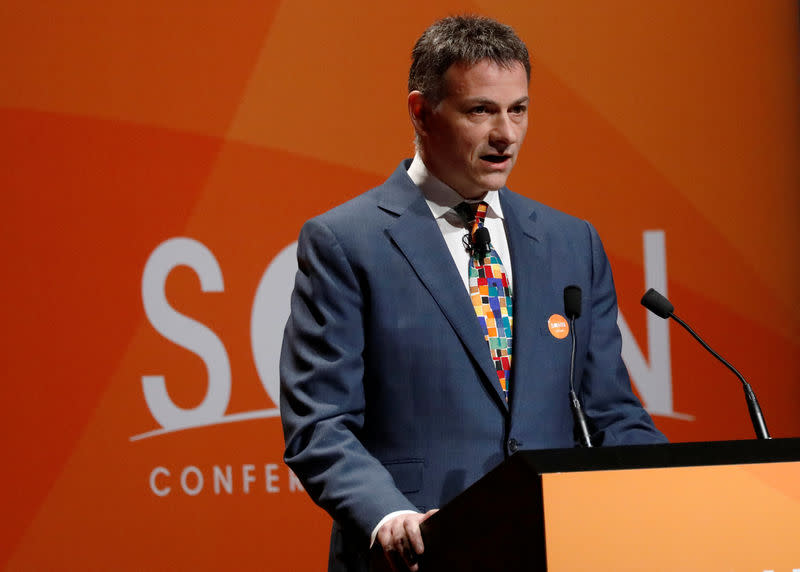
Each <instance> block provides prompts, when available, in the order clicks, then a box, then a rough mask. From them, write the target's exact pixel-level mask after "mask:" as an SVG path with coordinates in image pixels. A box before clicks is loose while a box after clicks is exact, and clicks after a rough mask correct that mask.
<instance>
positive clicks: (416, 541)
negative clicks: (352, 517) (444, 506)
mask: <svg viewBox="0 0 800 572" xmlns="http://www.w3.org/2000/svg"><path fill="white" fill-rule="evenodd" d="M437 510H439V509H438V508H434V509H431V510H429V511H428V512H426V513H425V514H420V513H410V514H409V513H406V514H401V515H398V516H396V517H394V518H393V519H391V520H388V521H387V522H385V523H383V526H381V527H380V528H379V529H378V534H377V536H376V537H375V540H376V542H378V543H379V544H380V545H381V548H383V553H384V555H385V556H386V558H387V559H388V560H389V563H390V564H391V565H392V569H394V570H398V571H400V570H411V571H412V572H416V571H417V570H419V565H418V564H417V557H418V556H419V555H420V554H422V552H423V550H424V549H425V547H424V546H423V544H422V534H421V533H420V530H419V525H420V523H421V522H423V521H424V520H425V519H427V518H428V517H429V516H430V515H432V514H433V513H435V512H436V511H437Z"/></svg>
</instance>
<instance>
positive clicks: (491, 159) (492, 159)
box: [481, 155, 511, 163]
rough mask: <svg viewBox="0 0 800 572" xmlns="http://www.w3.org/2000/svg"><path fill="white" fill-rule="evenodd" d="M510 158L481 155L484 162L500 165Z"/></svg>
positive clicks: (506, 156)
mask: <svg viewBox="0 0 800 572" xmlns="http://www.w3.org/2000/svg"><path fill="white" fill-rule="evenodd" d="M510 158H511V157H510V156H508V155H482V156H481V159H483V160H484V161H489V162H490V163H502V162H504V161H507V160H508V159H510Z"/></svg>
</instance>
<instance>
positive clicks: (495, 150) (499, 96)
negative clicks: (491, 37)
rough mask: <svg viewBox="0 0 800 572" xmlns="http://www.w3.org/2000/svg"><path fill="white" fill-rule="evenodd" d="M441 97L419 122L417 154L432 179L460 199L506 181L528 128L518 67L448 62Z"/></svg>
mask: <svg viewBox="0 0 800 572" xmlns="http://www.w3.org/2000/svg"><path fill="white" fill-rule="evenodd" d="M445 85H446V89H447V91H446V96H445V98H444V99H443V100H442V101H441V102H439V104H438V105H436V106H435V107H433V108H432V109H427V111H426V112H425V115H424V118H423V119H422V121H421V123H420V124H421V125H422V131H421V132H420V130H419V129H418V132H419V134H420V142H421V146H420V152H421V154H422V159H423V161H424V162H425V165H426V166H427V168H428V169H429V170H430V172H431V173H433V174H434V175H435V176H436V177H438V178H439V179H441V180H442V181H444V182H445V183H446V184H447V185H449V186H450V187H452V188H453V189H455V190H456V191H458V193H459V194H461V195H462V196H463V197H465V198H479V197H482V196H483V195H484V194H485V193H486V191H488V190H492V189H499V188H500V187H502V186H503V185H505V183H506V179H507V178H508V175H509V174H510V173H511V169H512V167H513V166H514V163H515V162H516V160H517V155H518V153H519V149H520V146H521V145H522V140H523V139H524V138H525V133H526V131H527V130H528V101H529V100H528V78H527V75H526V73H525V68H524V67H523V66H522V64H521V63H519V62H515V63H514V65H513V66H512V67H510V68H507V67H503V66H500V65H498V64H496V63H494V62H492V61H491V60H482V61H480V62H478V63H477V64H475V65H472V66H469V65H467V64H454V65H453V66H451V67H450V69H448V70H447V72H446V73H445Z"/></svg>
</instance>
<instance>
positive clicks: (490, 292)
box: [456, 202, 514, 401]
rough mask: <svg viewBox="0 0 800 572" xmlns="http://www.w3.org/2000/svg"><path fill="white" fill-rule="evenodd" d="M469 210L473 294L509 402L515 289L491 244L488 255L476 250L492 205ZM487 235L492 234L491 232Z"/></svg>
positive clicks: (483, 205) (478, 249) (478, 205)
mask: <svg viewBox="0 0 800 572" xmlns="http://www.w3.org/2000/svg"><path fill="white" fill-rule="evenodd" d="M460 206H461V205H459V207H460ZM469 206H470V208H471V209H472V214H473V217H471V218H474V222H473V223H472V229H471V231H470V236H471V238H472V240H471V244H472V246H473V248H472V255H471V256H470V262H469V293H470V297H471V298H472V305H473V306H474V307H475V313H476V314H477V316H478V320H479V321H480V323H481V327H482V328H483V334H484V336H485V337H486V341H487V342H488V344H489V350H490V352H491V354H492V360H493V361H494V367H495V369H496V370H497V378H498V379H499V380H500V387H502V388H503V395H505V398H506V401H508V389H509V385H510V379H511V328H512V325H513V321H514V318H513V316H514V314H513V312H512V303H511V287H510V286H509V284H508V278H507V276H506V272H505V269H504V268H503V263H502V262H501V261H500V257H499V256H498V255H497V252H495V250H494V248H492V245H491V243H489V244H488V245H487V248H486V249H483V250H484V252H480V250H481V248H480V245H478V246H479V247H478V248H475V233H476V231H477V230H478V229H479V228H482V227H483V221H484V219H485V218H486V209H487V207H488V205H487V204H486V203H484V202H480V203H473V204H470V205H469ZM456 210H461V209H456ZM462 212H463V211H462ZM483 232H485V233H488V231H483ZM479 234H480V233H479Z"/></svg>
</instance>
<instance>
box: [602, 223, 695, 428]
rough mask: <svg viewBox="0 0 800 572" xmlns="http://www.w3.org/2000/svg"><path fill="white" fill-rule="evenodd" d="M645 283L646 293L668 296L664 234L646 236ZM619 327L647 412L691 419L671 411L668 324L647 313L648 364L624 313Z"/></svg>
mask: <svg viewBox="0 0 800 572" xmlns="http://www.w3.org/2000/svg"><path fill="white" fill-rule="evenodd" d="M644 281H645V289H648V288H655V289H656V290H658V291H659V292H661V293H662V294H663V295H664V296H667V254H666V247H665V245H664V231H663V230H648V231H645V232H644ZM617 324H618V325H619V330H620V333H621V334H622V359H623V361H625V365H626V366H627V367H628V372H629V373H630V376H631V379H632V380H633V382H634V383H635V384H636V388H637V389H638V390H639V395H641V397H642V400H643V401H644V405H645V407H646V408H647V410H648V411H649V412H650V413H652V414H655V415H665V416H669V417H679V418H682V419H687V418H690V417H687V416H686V415H683V414H680V413H676V412H675V411H674V410H673V408H672V407H673V405H672V366H671V362H670V351H669V320H665V319H662V318H659V317H658V316H656V315H655V314H653V313H652V312H647V355H648V357H649V358H650V363H648V362H647V360H645V358H644V355H643V354H642V350H641V349H640V348H639V345H638V344H637V343H636V339H635V338H634V337H633V334H632V333H631V330H630V328H629V327H628V324H627V323H626V322H625V318H623V316H622V312H620V313H619V317H618V318H617Z"/></svg>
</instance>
